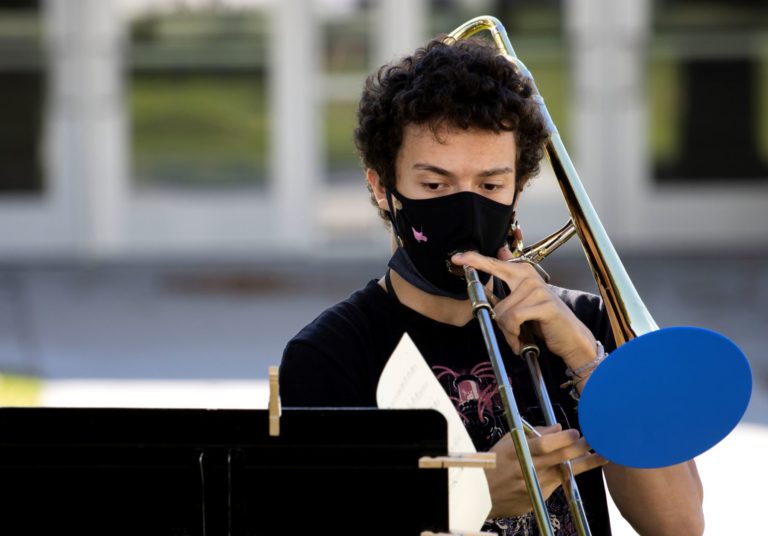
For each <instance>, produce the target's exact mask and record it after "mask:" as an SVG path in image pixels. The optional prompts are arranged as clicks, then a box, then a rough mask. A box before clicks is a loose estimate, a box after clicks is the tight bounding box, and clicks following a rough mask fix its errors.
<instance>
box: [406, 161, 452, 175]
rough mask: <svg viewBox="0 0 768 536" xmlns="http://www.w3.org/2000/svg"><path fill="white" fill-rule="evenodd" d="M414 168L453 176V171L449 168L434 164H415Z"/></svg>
mask: <svg viewBox="0 0 768 536" xmlns="http://www.w3.org/2000/svg"><path fill="white" fill-rule="evenodd" d="M413 169H420V170H422V171H431V172H432V173H435V174H437V175H442V176H443V177H453V173H451V172H450V171H448V170H447V169H443V168H441V167H438V166H433V165H432V164H420V163H419V164H414V165H413Z"/></svg>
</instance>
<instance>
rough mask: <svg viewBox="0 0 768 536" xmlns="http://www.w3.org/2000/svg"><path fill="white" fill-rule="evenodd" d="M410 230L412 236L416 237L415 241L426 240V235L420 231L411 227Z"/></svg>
mask: <svg viewBox="0 0 768 536" xmlns="http://www.w3.org/2000/svg"><path fill="white" fill-rule="evenodd" d="M411 231H413V237H414V238H415V239H416V242H426V241H427V235H425V234H424V233H420V232H419V231H417V230H416V229H414V228H413V227H411Z"/></svg>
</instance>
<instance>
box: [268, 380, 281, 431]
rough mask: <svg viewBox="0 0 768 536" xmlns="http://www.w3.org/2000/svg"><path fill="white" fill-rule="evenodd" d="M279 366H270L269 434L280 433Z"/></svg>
mask: <svg viewBox="0 0 768 536" xmlns="http://www.w3.org/2000/svg"><path fill="white" fill-rule="evenodd" d="M278 375H279V369H278V367H269V435H270V436H273V437H277V436H279V435H280V415H281V413H282V411H283V409H282V407H281V406H280V380H279V379H278V377H279V376H278Z"/></svg>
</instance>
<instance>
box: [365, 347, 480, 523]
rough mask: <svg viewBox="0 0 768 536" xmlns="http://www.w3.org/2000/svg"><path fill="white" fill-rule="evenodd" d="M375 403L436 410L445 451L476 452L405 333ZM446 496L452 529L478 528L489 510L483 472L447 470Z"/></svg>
mask: <svg viewBox="0 0 768 536" xmlns="http://www.w3.org/2000/svg"><path fill="white" fill-rule="evenodd" d="M376 402H377V403H378V405H379V408H382V409H435V410H437V411H439V412H440V413H442V414H443V415H444V416H445V419H446V420H447V421H448V453H449V454H467V453H473V452H476V451H475V446H474V444H473V443H472V439H471V438H470V437H469V433H468V432H467V430H466V428H464V424H463V423H462V422H461V418H460V417H459V414H458V413H457V412H456V408H455V407H454V406H453V403H452V402H451V400H450V399H449V398H448V395H447V394H446V393H445V391H444V390H443V388H442V386H441V385H440V382H438V381H437V378H436V377H435V375H434V374H433V372H432V370H430V368H429V365H427V363H426V361H424V358H423V357H422V355H421V353H420V352H419V350H418V348H416V345H415V344H413V341H412V340H411V338H410V337H409V336H408V334H407V333H406V334H405V335H403V338H402V339H401V340H400V343H399V344H398V345H397V348H395V351H394V352H392V356H391V357H390V358H389V361H388V362H387V365H386V367H384V372H382V374H381V378H380V379H379V387H378V389H377V390H376ZM448 497H449V505H448V512H449V523H450V529H451V531H452V532H462V531H464V532H471V531H478V530H480V528H481V527H482V526H483V523H484V522H485V520H486V519H487V517H488V514H489V512H490V511H491V494H490V492H489V491H488V481H487V479H486V478H485V471H483V470H482V469H475V468H473V469H466V468H450V469H448Z"/></svg>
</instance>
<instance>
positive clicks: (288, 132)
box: [269, 0, 321, 251]
mask: <svg viewBox="0 0 768 536" xmlns="http://www.w3.org/2000/svg"><path fill="white" fill-rule="evenodd" d="M270 16H271V17H272V24H271V27H272V30H271V33H270V42H269V48H270V64H269V69H270V93H269V100H270V103H271V105H270V109H271V110H272V112H271V118H270V119H271V122H272V144H273V146H272V176H271V178H270V180H271V183H270V195H272V196H274V200H275V203H274V207H275V211H276V212H275V214H276V225H275V228H274V230H273V234H274V237H275V244H274V246H275V247H277V248H280V249H290V250H303V251H308V250H309V248H310V247H311V246H312V241H313V232H314V231H313V230H314V228H315V220H316V205H317V194H318V192H317V190H318V183H319V176H320V172H321V170H320V161H319V147H318V131H317V129H318V118H317V115H318V111H317V99H318V94H317V91H318V76H317V72H316V71H317V64H318V60H317V56H316V55H317V50H318V42H317V27H316V25H317V22H316V21H315V18H314V17H313V16H312V1H311V0H292V1H290V2H274V4H273V7H272V8H271V12H270Z"/></svg>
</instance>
